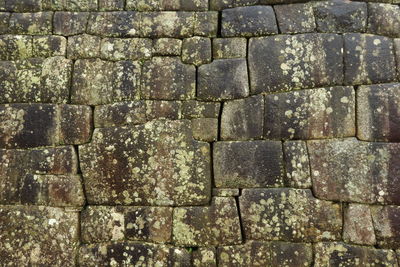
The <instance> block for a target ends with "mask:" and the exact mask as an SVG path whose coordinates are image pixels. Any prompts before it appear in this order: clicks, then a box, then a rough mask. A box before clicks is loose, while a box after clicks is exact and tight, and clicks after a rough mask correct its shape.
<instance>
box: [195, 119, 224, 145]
mask: <svg viewBox="0 0 400 267" xmlns="http://www.w3.org/2000/svg"><path fill="white" fill-rule="evenodd" d="M192 129H193V138H194V139H196V140H200V141H204V142H213V141H217V139H218V119H213V118H198V119H192Z"/></svg>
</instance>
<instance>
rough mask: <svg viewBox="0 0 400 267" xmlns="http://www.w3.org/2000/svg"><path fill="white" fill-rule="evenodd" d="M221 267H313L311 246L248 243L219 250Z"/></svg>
mask: <svg viewBox="0 0 400 267" xmlns="http://www.w3.org/2000/svg"><path fill="white" fill-rule="evenodd" d="M217 253H218V254H217V257H218V264H219V266H226V267H227V266H265V267H275V266H287V267H298V266H311V263H312V260H313V255H312V247H311V245H310V244H305V243H287V242H278V241H272V242H260V241H248V242H246V243H245V244H243V245H237V246H222V247H218V249H217Z"/></svg>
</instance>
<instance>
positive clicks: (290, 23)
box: [274, 3, 316, 33]
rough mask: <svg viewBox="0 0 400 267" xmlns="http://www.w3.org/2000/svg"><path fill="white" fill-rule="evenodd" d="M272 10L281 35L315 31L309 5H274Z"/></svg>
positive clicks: (312, 14)
mask: <svg viewBox="0 0 400 267" xmlns="http://www.w3.org/2000/svg"><path fill="white" fill-rule="evenodd" d="M274 10H275V14H276V19H277V21H278V25H279V30H280V32H281V33H303V32H313V31H315V28H316V25H315V17H314V12H313V9H312V6H311V4H310V3H305V4H303V3H301V4H289V5H276V6H274Z"/></svg>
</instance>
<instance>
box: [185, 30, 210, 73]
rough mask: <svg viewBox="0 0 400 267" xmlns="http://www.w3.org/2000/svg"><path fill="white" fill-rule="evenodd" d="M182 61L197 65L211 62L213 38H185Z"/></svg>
mask: <svg viewBox="0 0 400 267" xmlns="http://www.w3.org/2000/svg"><path fill="white" fill-rule="evenodd" d="M182 62H183V63H186V64H193V65H195V66H199V65H203V64H207V63H210V62H211V40H210V38H206V37H199V36H195V37H191V38H186V39H184V40H183V43H182Z"/></svg>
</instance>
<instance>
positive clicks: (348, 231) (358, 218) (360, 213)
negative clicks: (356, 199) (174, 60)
mask: <svg viewBox="0 0 400 267" xmlns="http://www.w3.org/2000/svg"><path fill="white" fill-rule="evenodd" d="M343 240H344V241H346V242H349V243H355V244H360V245H371V246H373V245H375V242H376V240H375V233H374V225H373V223H372V216H371V211H370V208H369V206H367V205H363V204H349V205H348V206H347V207H346V208H345V210H344V225H343Z"/></svg>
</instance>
